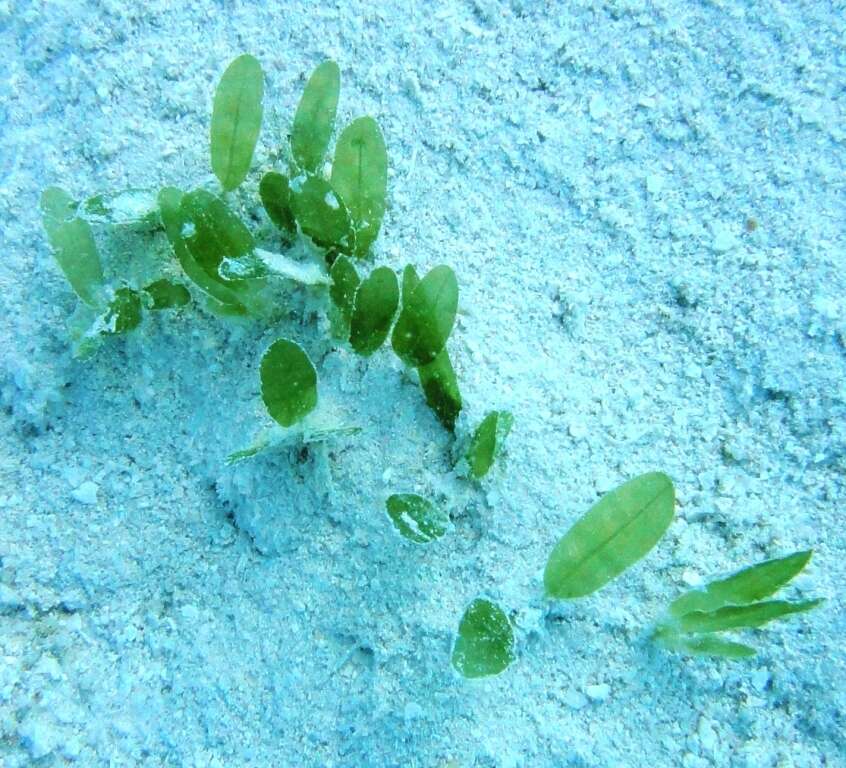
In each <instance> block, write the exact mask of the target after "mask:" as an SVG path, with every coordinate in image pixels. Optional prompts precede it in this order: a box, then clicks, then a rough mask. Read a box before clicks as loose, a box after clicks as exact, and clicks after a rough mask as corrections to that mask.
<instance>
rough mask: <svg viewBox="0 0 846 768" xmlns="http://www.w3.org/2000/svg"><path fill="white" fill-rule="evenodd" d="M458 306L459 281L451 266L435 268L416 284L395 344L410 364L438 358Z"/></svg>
mask: <svg viewBox="0 0 846 768" xmlns="http://www.w3.org/2000/svg"><path fill="white" fill-rule="evenodd" d="M457 309H458V281H457V280H456V279H455V273H454V272H453V271H452V270H451V269H450V268H449V267H447V266H443V265H442V266H439V267H435V268H434V269H432V270H431V271H430V272H429V273H428V274H427V275H426V276H425V277H424V278H423V279H422V280H421V281H420V282H419V283H418V284H417V286H416V287H415V288H414V290H413V291H412V292H411V295H410V296H408V297H407V298H406V297H405V296H403V306H402V311H401V312H400V316H399V318H398V319H397V323H396V325H395V326H394V332H393V334H392V336H391V345H392V346H393V348H394V352H396V353H397V355H398V356H399V358H400V359H401V360H402V361H403V362H405V363H406V364H407V365H411V366H414V367H418V366H421V365H426V364H428V363H431V362H432V360H434V359H435V358H436V357H437V355H438V352H440V351H441V350H442V349H443V348H444V345H445V344H446V341H447V339H448V338H449V334H450V332H451V331H452V326H453V324H454V323H455V312H456V310H457Z"/></svg>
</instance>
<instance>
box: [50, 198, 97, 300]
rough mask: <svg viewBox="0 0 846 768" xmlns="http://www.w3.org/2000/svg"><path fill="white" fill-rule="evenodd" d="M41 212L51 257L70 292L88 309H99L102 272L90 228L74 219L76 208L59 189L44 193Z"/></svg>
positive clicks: (83, 222) (75, 217)
mask: <svg viewBox="0 0 846 768" xmlns="http://www.w3.org/2000/svg"><path fill="white" fill-rule="evenodd" d="M41 211H42V214H43V220H44V229H45V230H46V232H47V238H48V239H49V241H50V245H51V246H52V248H53V255H54V256H55V258H56V262H57V263H58V265H59V267H60V268H61V270H62V272H64V274H65V277H66V278H67V281H68V282H69V283H70V285H71V288H73V290H74V291H75V292H76V295H77V296H79V298H80V299H81V300H82V301H84V302H85V303H86V304H87V305H88V306H89V307H94V308H96V307H98V306H100V296H99V293H100V291H101V290H102V287H103V268H102V266H101V264H100V254H99V253H98V252H97V244H96V243H95V242H94V234H93V233H92V231H91V225H90V224H89V223H88V222H87V221H83V220H82V219H80V218H78V217H77V216H76V204H75V203H74V202H73V200H71V198H70V195H68V194H67V193H66V192H64V191H63V190H61V189H59V188H58V187H48V188H47V189H45V190H44V192H43V193H42V195H41Z"/></svg>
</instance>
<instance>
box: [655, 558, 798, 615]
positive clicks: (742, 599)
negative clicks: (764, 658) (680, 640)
mask: <svg viewBox="0 0 846 768" xmlns="http://www.w3.org/2000/svg"><path fill="white" fill-rule="evenodd" d="M812 554H813V552H812V550H806V551H804V552H794V553H793V554H792V555H788V556H787V557H780V558H776V559H774V560H767V561H765V562H763V563H758V564H757V565H753V566H750V567H749V568H744V569H743V570H740V571H738V572H737V573H734V574H732V575H731V576H729V577H728V578H726V579H721V580H719V581H713V582H711V583H710V584H708V585H707V586H706V587H705V589H704V590H694V591H692V592H687V593H686V594H684V595H682V596H681V597H679V598H677V599H676V600H674V601H673V602H672V603H670V608H669V612H670V615H672V616H676V617H678V616H684V615H685V614H686V613H690V612H691V611H704V612H708V611H716V610H717V609H719V608H722V607H723V606H726V605H746V604H748V603H754V602H756V601H758V600H761V599H763V598H765V597H769V596H770V595H773V594H775V593H776V592H777V591H778V590H779V589H780V588H781V587H783V586H784V585H785V584H787V583H788V582H789V581H790V580H791V579H792V578H793V577H794V576H796V575H797V574H798V573H799V572H800V571H801V570H802V569H803V568H804V567H805V566H806V565H807V564H808V561H809V560H810V559H811V555H812Z"/></svg>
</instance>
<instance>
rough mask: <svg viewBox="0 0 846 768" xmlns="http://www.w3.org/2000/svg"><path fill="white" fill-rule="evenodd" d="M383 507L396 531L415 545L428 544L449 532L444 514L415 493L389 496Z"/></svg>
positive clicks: (447, 519)
mask: <svg viewBox="0 0 846 768" xmlns="http://www.w3.org/2000/svg"><path fill="white" fill-rule="evenodd" d="M385 507H386V508H387V511H388V517H390V518H391V520H392V521H393V524H394V525H395V526H396V529H397V530H398V531H399V532H400V533H401V534H402V535H403V536H405V538H407V539H410V540H411V541H413V542H415V543H416V544H428V543H429V542H430V541H434V540H435V539H439V538H441V536H443V535H444V534H445V533H446V532H447V531H448V530H449V525H450V522H449V517H447V515H446V513H445V512H443V511H442V510H441V509H440V508H438V507H437V506H435V505H434V504H433V503H432V502H431V501H429V500H428V499H426V498H424V497H423V496H418V495H417V494H416V493H396V494H394V495H392V496H389V497H388V500H387V501H386V502H385Z"/></svg>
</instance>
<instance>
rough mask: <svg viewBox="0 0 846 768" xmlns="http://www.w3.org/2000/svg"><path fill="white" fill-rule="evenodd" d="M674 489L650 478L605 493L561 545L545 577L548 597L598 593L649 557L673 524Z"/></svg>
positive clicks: (660, 477) (665, 480)
mask: <svg viewBox="0 0 846 768" xmlns="http://www.w3.org/2000/svg"><path fill="white" fill-rule="evenodd" d="M674 505H675V492H674V489H673V483H672V481H671V480H670V478H669V477H667V475H665V474H663V473H661V472H649V473H647V474H645V475H640V476H639V477H636V478H634V479H632V480H629V481H628V482H627V483H623V485H621V486H619V487H618V488H616V489H614V490H613V491H611V492H609V493H606V494H605V495H604V496H603V497H602V498H601V499H600V500H599V501H598V502H596V504H594V505H593V506H592V507H591V508H590V509H589V510H588V511H587V512H586V513H585V514H584V515H583V516H582V518H581V519H579V520H578V521H577V522H576V523H575V525H573V527H572V528H571V529H570V530H569V531H568V532H567V533H566V534H565V536H564V537H563V538H562V539H560V540H559V541H558V543H557V544H556V545H555V547H554V548H553V550H552V553H551V554H550V556H549V560H548V561H547V564H546V570H545V571H544V575H543V582H544V587H545V589H546V594H547V597H551V598H558V599H569V598H574V597H583V596H584V595H589V594H590V593H591V592H595V591H596V590H597V589H599V588H600V587H602V586H604V585H605V584H607V583H608V582H609V581H611V579H613V578H615V577H616V576H619V575H620V574H621V573H622V572H623V571H625V570H626V569H627V568H628V567H629V566H631V565H634V563H636V562H637V561H638V560H640V559H641V558H642V557H643V556H644V555H646V553H647V552H649V550H651V549H652V547H654V546H655V544H657V543H658V540H659V539H660V538H661V536H663V535H664V531H666V530H667V527H668V526H669V525H670V522H671V521H672V519H673V507H674Z"/></svg>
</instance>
